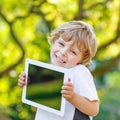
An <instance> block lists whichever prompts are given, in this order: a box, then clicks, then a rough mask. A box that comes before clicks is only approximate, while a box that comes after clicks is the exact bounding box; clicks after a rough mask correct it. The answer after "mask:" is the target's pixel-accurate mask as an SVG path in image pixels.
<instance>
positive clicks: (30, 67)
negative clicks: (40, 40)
mask: <svg viewBox="0 0 120 120" xmlns="http://www.w3.org/2000/svg"><path fill="white" fill-rule="evenodd" d="M25 73H26V85H25V86H24V87H23V93H22V101H23V103H26V104H28V105H31V106H34V107H37V108H40V109H43V110H46V111H48V112H51V113H54V114H57V115H60V116H63V115H64V111H65V99H64V98H63V97H62V94H61V87H62V85H63V83H64V82H65V81H67V80H68V69H66V68H63V67H58V66H54V65H52V64H48V63H44V62H40V61H36V60H32V59H26V63H25Z"/></svg>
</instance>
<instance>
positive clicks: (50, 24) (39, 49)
mask: <svg viewBox="0 0 120 120" xmlns="http://www.w3.org/2000/svg"><path fill="white" fill-rule="evenodd" d="M70 20H84V21H86V22H88V23H90V24H92V25H93V27H94V28H95V33H96V36H97V39H98V52H97V54H96V57H95V59H94V61H93V63H92V64H91V65H90V66H89V68H90V70H91V72H92V74H93V76H94V77H95V82H96V85H97V88H98V93H99V96H100V98H104V95H106V94H110V91H109V90H108V89H111V88H110V85H109V84H108V83H109V81H110V77H109V76H111V78H112V77H113V76H114V75H113V73H114V72H115V73H116V74H115V76H118V77H117V78H116V77H113V78H114V79H113V80H112V81H115V80H118V81H119V78H120V75H119V72H120V2H119V0H94V1H89V0H75V1H73V0H66V1H65V0H18V1H16V0H12V1H10V0H2V1H0V41H1V43H0V51H1V57H0V68H1V69H0V101H1V102H0V104H1V106H2V108H3V110H2V111H4V110H5V111H6V112H5V113H6V114H7V115H9V116H10V117H11V119H12V120H17V119H19V120H22V119H26V120H27V119H28V120H30V119H32V118H30V117H33V116H31V115H30V117H28V118H27V115H28V114H29V112H33V111H34V110H33V108H31V107H29V108H28V106H26V105H22V103H21V90H20V89H19V88H18V87H17V80H18V75H19V73H20V72H21V71H22V70H24V61H25V59H26V58H32V59H36V60H41V61H45V62H49V49H50V48H49V44H48V43H47V37H48V35H49V33H50V32H51V30H53V29H54V28H56V27H57V26H58V25H60V24H62V23H63V22H66V21H70ZM110 73H112V75H111V74H110ZM113 84H114V85H117V84H118V83H113ZM114 88H115V86H114V87H112V90H113V89H114ZM106 89H107V92H105V93H106V94H104V92H101V91H104V90H106ZM116 91H117V90H116ZM111 95H112V96H113V95H114V94H111ZM18 98H19V99H18ZM108 98H109V97H107V98H106V97H105V98H104V99H105V100H106V99H108ZM116 99H117V97H116ZM104 103H105V102H104V101H103V102H102V103H101V106H102V107H103V108H105V106H104ZM24 106H25V107H24ZM103 108H101V111H102V109H103ZM11 110H13V111H12V112H11ZM108 111H109V108H108ZM103 112H105V111H104V110H103ZM18 113H19V114H18ZM21 114H22V117H20V116H21ZM101 114H102V113H100V115H101ZM33 115H34V114H33ZM116 116H120V114H117V115H116ZM96 119H97V118H96ZM98 119H100V118H98ZM101 119H102V118H101ZM101 119H100V120H101ZM105 119H106V120H107V119H108V118H107V117H106V118H105ZM116 120H117V118H116Z"/></svg>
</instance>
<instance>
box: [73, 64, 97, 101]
mask: <svg viewBox="0 0 120 120" xmlns="http://www.w3.org/2000/svg"><path fill="white" fill-rule="evenodd" d="M72 73H73V78H72V79H73V84H74V88H75V91H76V92H77V93H78V94H80V95H81V96H83V97H85V98H87V99H89V100H91V101H93V100H99V98H98V95H97V91H96V87H95V84H94V81H93V77H92V75H91V73H90V72H89V70H88V69H87V68H86V67H85V66H82V65H81V66H78V67H76V68H75V69H73V71H72Z"/></svg>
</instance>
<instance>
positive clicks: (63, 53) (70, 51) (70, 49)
mask: <svg viewBox="0 0 120 120" xmlns="http://www.w3.org/2000/svg"><path fill="white" fill-rule="evenodd" d="M72 43H73V42H72V41H69V42H66V41H64V40H63V39H62V38H59V39H58V40H56V41H55V42H54V44H52V45H51V62H52V64H53V65H57V66H61V67H64V68H71V67H74V66H75V65H77V64H78V63H80V62H81V60H82V53H81V52H80V50H79V49H78V47H77V44H76V43H74V44H72Z"/></svg>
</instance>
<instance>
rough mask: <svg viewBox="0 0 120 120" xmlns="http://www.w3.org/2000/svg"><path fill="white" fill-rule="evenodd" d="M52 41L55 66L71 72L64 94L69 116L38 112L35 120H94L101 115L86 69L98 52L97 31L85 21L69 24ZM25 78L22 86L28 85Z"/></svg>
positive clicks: (20, 83)
mask: <svg viewBox="0 0 120 120" xmlns="http://www.w3.org/2000/svg"><path fill="white" fill-rule="evenodd" d="M48 41H49V43H50V45H51V48H50V57H51V63H52V64H53V65H56V66H61V67H64V68H68V69H69V71H70V73H69V79H68V82H66V83H65V84H64V85H63V86H62V90H61V94H62V96H63V97H64V98H65V99H66V105H65V115H64V116H63V117H61V116H57V115H55V114H52V113H49V112H47V111H44V110H41V109H37V113H36V117H35V120H92V116H96V115H97V114H98V111H99V99H98V96H97V92H96V88H95V85H94V82H93V77H92V75H91V73H90V72H89V70H88V69H87V67H86V65H88V64H90V62H91V60H92V58H93V57H94V56H95V54H96V51H97V43H96V37H95V34H94V32H93V28H92V27H91V26H90V25H88V24H87V23H85V22H82V21H71V22H66V23H64V24H63V25H61V26H60V27H59V28H57V29H56V30H54V31H53V32H52V33H51V35H50V37H49V39H48ZM25 77H26V76H25V73H24V72H23V73H21V75H20V77H19V81H18V86H20V87H23V86H24V85H25Z"/></svg>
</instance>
